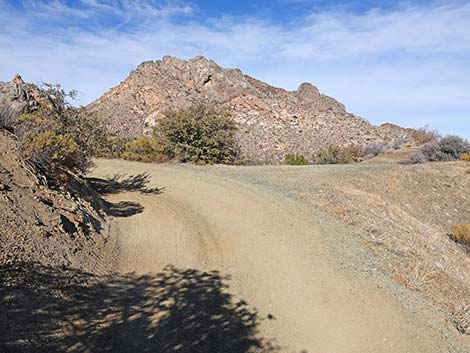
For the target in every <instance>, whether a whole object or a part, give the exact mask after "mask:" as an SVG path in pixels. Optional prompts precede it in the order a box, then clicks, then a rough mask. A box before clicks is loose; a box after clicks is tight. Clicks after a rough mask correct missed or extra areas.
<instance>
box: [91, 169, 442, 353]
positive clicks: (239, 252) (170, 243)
mask: <svg viewBox="0 0 470 353" xmlns="http://www.w3.org/2000/svg"><path fill="white" fill-rule="evenodd" d="M144 172H148V173H149V174H150V176H151V178H152V183H151V184H152V185H150V186H158V187H164V188H165V190H164V192H163V193H162V194H159V195H145V194H141V193H138V192H126V193H121V194H115V195H110V196H109V198H108V199H109V200H110V201H111V202H117V201H131V202H135V203H139V204H141V205H142V206H143V207H144V209H143V212H141V213H139V214H136V215H133V216H130V217H120V218H115V219H114V220H113V223H112V227H113V229H115V230H117V231H118V233H119V243H120V249H121V254H120V260H119V271H120V272H123V273H125V272H136V273H137V274H146V273H155V272H159V271H161V270H162V269H163V268H164V267H165V266H167V265H174V266H176V267H178V268H190V269H197V270H202V271H209V270H218V271H220V272H221V273H222V274H224V275H229V276H231V280H230V287H229V288H228V291H229V292H230V293H231V294H233V295H234V296H235V297H236V298H238V299H243V300H245V301H246V302H247V303H248V304H249V305H250V306H252V307H256V309H257V310H258V312H259V314H260V315H261V316H262V317H265V318H266V319H265V320H262V321H261V324H260V327H259V335H261V336H263V337H266V338H268V339H274V340H275V342H276V344H278V345H279V346H281V347H282V349H281V351H283V352H300V351H301V350H305V351H307V352H321V353H328V352H331V353H333V352H335V353H341V352H348V353H366V352H370V353H380V352H387V353H390V352H403V353H405V352H410V353H411V352H413V353H418V352H422V353H430V352H441V351H446V350H445V349H446V348H445V347H446V345H445V343H444V342H443V341H442V340H441V339H440V337H438V336H437V335H436V334H435V333H434V331H432V330H431V329H430V328H428V327H427V326H426V325H425V324H424V323H423V322H422V321H421V320H420V319H419V318H418V317H417V316H415V315H414V314H411V313H409V312H408V311H406V310H405V309H404V308H403V307H402V306H401V305H400V303H399V302H398V301H397V300H396V299H395V298H394V297H393V296H392V295H391V294H389V293H388V292H387V290H386V289H385V288H384V287H383V286H381V285H380V283H378V282H377V281H376V280H374V279H372V278H367V276H366V275H364V274H363V273H361V272H360V271H359V270H356V269H355V268H354V266H353V265H352V264H349V263H348V262H347V261H348V258H347V257H344V256H343V255H342V254H341V253H338V252H336V251H335V248H336V247H337V246H336V244H332V243H333V242H335V241H337V240H338V239H339V238H338V237H336V236H335V235H336V234H339V233H341V232H344V231H345V229H344V228H343V226H341V225H340V224H338V223H336V222H335V221H334V220H331V219H329V218H326V217H325V216H323V215H321V214H320V213H319V212H318V211H316V210H315V209H313V208H308V207H306V206H305V205H303V204H300V203H298V202H296V201H294V200H291V199H288V198H286V197H284V196H283V195H281V194H275V193H273V192H267V191H266V190H263V189H262V188H260V187H258V186H257V185H255V184H253V183H249V182H247V181H246V180H245V181H241V180H240V179H236V178H228V177H223V176H220V175H217V174H216V173H211V169H210V168H205V169H203V168H197V167H184V166H171V165H152V164H140V163H132V162H123V161H112V160H111V161H108V160H100V161H98V162H97V168H96V169H95V170H94V172H93V176H96V177H106V176H112V175H115V174H118V173H120V174H138V173H144Z"/></svg>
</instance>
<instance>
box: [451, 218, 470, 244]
mask: <svg viewBox="0 0 470 353" xmlns="http://www.w3.org/2000/svg"><path fill="white" fill-rule="evenodd" d="M450 231H451V233H450V237H451V239H452V240H454V241H456V242H458V243H461V244H466V245H470V223H462V224H455V225H453V226H452V227H451V229H450Z"/></svg>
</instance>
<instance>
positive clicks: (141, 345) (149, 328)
mask: <svg viewBox="0 0 470 353" xmlns="http://www.w3.org/2000/svg"><path fill="white" fill-rule="evenodd" d="M228 280H229V278H227V277H224V276H222V275H221V274H220V273H218V272H208V273H207V272H200V271H197V270H193V269H178V268H175V267H167V268H166V269H165V270H164V271H162V272H161V273H159V274H156V275H152V276H150V275H145V276H136V275H133V274H128V275H113V276H100V277H98V276H94V275H91V274H88V273H85V272H82V271H80V270H75V269H65V268H52V267H44V266H42V265H38V264H33V263H21V264H14V265H4V266H0V283H1V285H0V351H1V352H6V353H9V352H15V353H16V352H26V353H30V352H31V353H33V352H157V353H160V352H161V353H168V352H176V353H190V352H191V353H192V352H196V353H203V352H204V353H215V352H227V353H248V352H273V353H274V352H278V350H279V348H278V347H276V346H275V344H274V343H273V342H272V341H269V340H266V339H263V338H261V337H259V332H258V324H259V322H260V318H259V315H258V313H257V312H256V310H255V309H253V308H250V307H249V305H248V304H247V303H246V302H244V301H240V300H237V299H235V298H234V297H233V296H232V295H230V294H229V293H228V285H227V282H228Z"/></svg>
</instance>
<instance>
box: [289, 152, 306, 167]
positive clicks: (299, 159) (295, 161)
mask: <svg viewBox="0 0 470 353" xmlns="http://www.w3.org/2000/svg"><path fill="white" fill-rule="evenodd" d="M284 164H287V165H307V164H308V160H307V159H306V158H305V157H304V156H303V155H301V154H287V155H286V156H285V158H284Z"/></svg>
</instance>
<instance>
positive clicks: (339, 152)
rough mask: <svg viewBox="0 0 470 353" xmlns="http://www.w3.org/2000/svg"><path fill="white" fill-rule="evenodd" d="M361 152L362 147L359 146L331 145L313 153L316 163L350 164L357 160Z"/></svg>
mask: <svg viewBox="0 0 470 353" xmlns="http://www.w3.org/2000/svg"><path fill="white" fill-rule="evenodd" d="M360 154H361V148H360V147H358V146H347V147H340V146H330V147H328V148H325V149H322V150H318V151H316V152H315V153H314V155H313V160H314V163H316V164H348V163H352V162H356V161H357V160H358V159H359V156H360Z"/></svg>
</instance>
